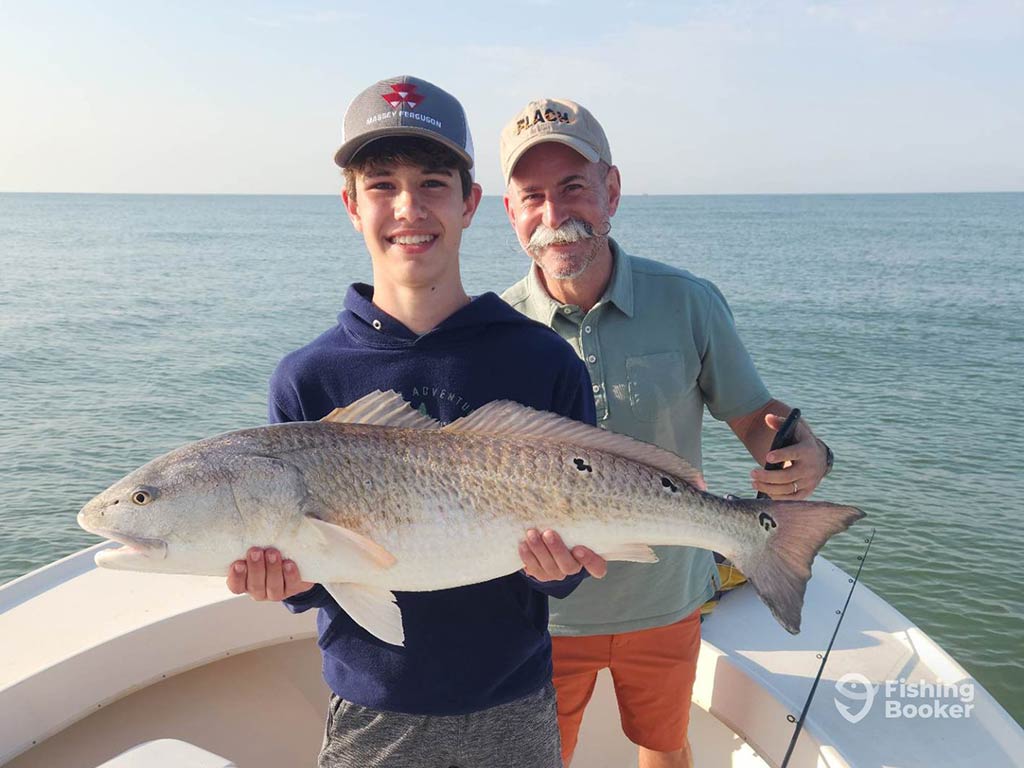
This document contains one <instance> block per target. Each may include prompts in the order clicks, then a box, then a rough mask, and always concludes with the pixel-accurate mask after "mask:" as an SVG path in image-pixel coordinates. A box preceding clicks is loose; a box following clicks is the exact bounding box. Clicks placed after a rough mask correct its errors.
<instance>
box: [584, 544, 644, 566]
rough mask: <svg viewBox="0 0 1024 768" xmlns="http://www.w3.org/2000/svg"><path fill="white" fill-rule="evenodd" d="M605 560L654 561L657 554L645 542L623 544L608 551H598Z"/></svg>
mask: <svg viewBox="0 0 1024 768" xmlns="http://www.w3.org/2000/svg"><path fill="white" fill-rule="evenodd" d="M598 554H599V555H600V556H601V557H603V558H604V559H605V560H622V561H624V562H628V563H656V562H658V556H657V555H656V554H654V550H653V549H651V548H650V547H648V546H647V545H646V544H623V545H621V546H619V547H617V548H616V549H613V550H609V551H608V552H598Z"/></svg>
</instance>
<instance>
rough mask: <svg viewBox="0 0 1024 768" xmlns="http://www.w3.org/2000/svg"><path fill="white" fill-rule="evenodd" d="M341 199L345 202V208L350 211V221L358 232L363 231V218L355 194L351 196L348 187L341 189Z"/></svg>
mask: <svg viewBox="0 0 1024 768" xmlns="http://www.w3.org/2000/svg"><path fill="white" fill-rule="evenodd" d="M341 200H342V202H343V203H345V210H346V211H348V218H349V221H351V222H352V227H353V228H354V229H355V231H356V232H362V231H363V220H362V219H361V218H360V217H359V201H358V200H357V199H356V197H355V196H350V195H349V193H348V189H343V190H341Z"/></svg>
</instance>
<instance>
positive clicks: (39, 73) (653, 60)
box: [0, 0, 1024, 194]
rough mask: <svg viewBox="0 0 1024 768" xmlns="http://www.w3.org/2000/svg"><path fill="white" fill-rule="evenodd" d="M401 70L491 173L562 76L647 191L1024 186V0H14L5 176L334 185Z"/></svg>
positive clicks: (629, 184)
mask: <svg viewBox="0 0 1024 768" xmlns="http://www.w3.org/2000/svg"><path fill="white" fill-rule="evenodd" d="M398 74H415V75H418V76H420V77H423V78H426V79H427V80H431V81H433V82H435V83H437V84H438V85H441V86H442V87H444V88H445V89H447V90H449V91H451V92H452V93H454V94H455V95H456V96H457V97H459V99H460V100H461V101H462V103H463V104H464V105H465V107H466V110H467V112H468V114H469V118H470V124H471V127H472V130H473V135H474V139H475V142H476V148H477V178H478V180H479V181H481V182H482V183H483V186H484V192H485V194H499V193H500V192H501V184H500V174H499V169H498V160H497V155H498V152H497V136H498V132H499V130H500V128H501V125H502V124H503V123H504V122H505V121H506V120H508V119H509V118H511V117H512V116H513V115H514V114H515V113H516V112H517V111H518V109H519V108H520V107H521V106H522V105H523V104H525V103H526V101H528V100H529V99H531V98H535V97H538V96H541V95H560V96H565V97H569V98H574V99H575V100H577V101H579V102H581V103H583V104H584V105H585V106H587V107H589V108H590V109H591V111H592V112H594V113H595V114H596V115H597V117H598V119H600V120H601V122H602V123H603V125H604V127H605V130H606V132H607V133H608V136H609V139H610V141H611V146H612V153H613V155H614V158H615V161H616V164H617V165H618V166H619V167H620V169H621V171H622V174H623V181H624V185H625V191H626V192H627V193H641V192H647V193H744V192H750V193H757V192H898V191H980V190H1024V0H976V1H974V2H947V1H946V0H905V1H904V2H882V1H881V0H877V1H876V0H865V2H839V1H831V0H805V1H804V2H795V1H794V2H786V1H781V2H730V1H729V0H725V1H723V2H644V1H643V0H636V1H634V2H628V1H626V2H621V1H620V2H604V0H590V1H588V2H571V1H569V0H550V1H549V0H519V2H504V3H490V2H479V1H478V2H462V1H461V0H455V1H452V0H447V1H443V2H442V1H438V2H434V3H430V2H424V1H423V0H421V1H420V2H398V1H395V0H393V1H392V2H372V0H370V1H368V0H363V1H362V2H359V3H354V2H327V1H326V0H322V1H313V0H295V2H284V0H277V1H271V0H251V1H249V2H245V1H243V0H233V1H225V2H217V1H216V0H185V1H175V2H171V1H170V0H168V2H149V1H147V0H133V1H132V2H113V1H109V2H107V1H104V0H95V1H94V2H88V1H87V0H0V191H9V192H11V191H55V192H56V191H63V192H215V193H222V192H224V193H330V192H335V191H336V190H337V188H338V186H339V177H338V171H337V169H336V168H335V167H334V166H333V164H332V162H331V157H332V155H333V152H334V149H335V148H336V146H337V145H338V144H339V143H340V139H341V117H342V114H343V113H344V109H345V107H346V106H347V104H348V102H349V100H350V99H351V98H352V97H353V96H354V95H355V94H356V93H357V92H358V91H360V90H361V89H363V88H365V87H366V86H368V85H370V84H371V83H373V82H374V81H376V80H379V79H382V78H385V77H390V76H394V75H398Z"/></svg>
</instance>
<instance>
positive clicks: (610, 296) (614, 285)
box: [526, 238, 633, 325]
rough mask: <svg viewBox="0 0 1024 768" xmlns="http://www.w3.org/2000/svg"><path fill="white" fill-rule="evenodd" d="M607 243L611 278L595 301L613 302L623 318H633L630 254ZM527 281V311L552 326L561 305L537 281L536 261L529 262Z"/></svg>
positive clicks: (538, 275) (610, 241) (613, 243)
mask: <svg viewBox="0 0 1024 768" xmlns="http://www.w3.org/2000/svg"><path fill="white" fill-rule="evenodd" d="M608 245H609V247H610V248H611V251H612V279H611V282H610V283H609V284H608V287H607V288H605V291H604V295H603V296H602V297H601V299H600V301H599V302H598V303H599V304H600V303H605V302H607V303H611V304H614V305H615V306H616V307H618V308H619V311H621V312H622V314H624V315H625V316H626V317H633V270H632V267H631V265H630V263H629V254H628V253H626V252H624V251H623V250H622V249H621V248H619V244H618V243H616V242H615V241H614V240H612V239H611V238H608ZM526 282H527V294H526V314H528V315H529V316H530V317H534V318H537V319H538V320H541V322H544V323H546V324H547V325H551V322H552V320H553V318H554V317H555V315H556V314H558V313H559V311H560V310H561V309H562V307H563V305H562V304H560V303H559V302H557V301H555V300H554V299H553V298H551V296H550V295H549V294H548V292H547V289H546V288H544V284H543V283H542V282H541V280H540V267H538V266H537V264H536V263H535V262H534V263H531V265H530V273H529V275H528V276H527V278H526Z"/></svg>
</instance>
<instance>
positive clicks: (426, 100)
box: [334, 75, 473, 168]
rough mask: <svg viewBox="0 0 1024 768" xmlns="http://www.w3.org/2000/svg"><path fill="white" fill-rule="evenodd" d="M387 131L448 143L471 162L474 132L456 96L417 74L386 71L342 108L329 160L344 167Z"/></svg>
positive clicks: (398, 134) (454, 150) (471, 163)
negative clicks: (342, 119) (338, 135)
mask: <svg viewBox="0 0 1024 768" xmlns="http://www.w3.org/2000/svg"><path fill="white" fill-rule="evenodd" d="M386 136H419V137H421V138H424V139H430V140H431V141H436V142H438V143H439V144H443V145H444V146H446V147H448V148H449V149H451V150H452V151H453V152H455V154H457V155H458V156H459V157H461V158H462V159H463V160H465V161H466V162H467V163H469V167H470V168H472V167H473V137H472V136H471V135H470V133H469V122H468V121H467V120H466V112H465V110H463V109H462V105H461V104H459V101H458V99H456V98H455V97H454V96H452V95H451V94H450V93H448V92H447V91H445V90H443V89H441V88H438V87H437V86H436V85H434V84H433V83H428V82H427V81H426V80H422V79H420V78H418V77H412V76H410V75H405V76H402V77H389V78H388V79H387V80H381V81H380V82H379V83H374V84H373V85H371V86H370V87H369V88H367V89H366V90H365V91H363V92H362V93H360V94H359V95H358V96H356V97H355V99H353V100H352V103H351V104H349V106H348V109H347V110H345V122H344V127H343V133H342V144H341V146H340V147H338V151H337V152H335V153H334V162H335V163H337V164H338V165H340V166H341V167H342V168H344V167H345V166H346V165H347V164H348V163H350V162H351V161H352V158H353V157H355V156H356V154H357V153H358V152H359V151H360V150H361V149H363V148H364V147H366V145H367V144H370V143H371V142H373V141H376V140H377V139H382V138H384V137H386Z"/></svg>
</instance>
